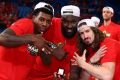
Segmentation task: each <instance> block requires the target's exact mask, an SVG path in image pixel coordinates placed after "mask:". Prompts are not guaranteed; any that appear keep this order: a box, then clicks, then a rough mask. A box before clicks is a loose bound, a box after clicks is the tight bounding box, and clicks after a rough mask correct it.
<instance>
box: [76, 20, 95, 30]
mask: <svg viewBox="0 0 120 80" xmlns="http://www.w3.org/2000/svg"><path fill="white" fill-rule="evenodd" d="M82 25H87V26H88V27H95V24H94V22H93V21H92V20H91V19H82V20H81V21H79V22H78V25H77V30H78V31H79V29H80V26H82Z"/></svg>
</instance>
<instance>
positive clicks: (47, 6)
mask: <svg viewBox="0 0 120 80" xmlns="http://www.w3.org/2000/svg"><path fill="white" fill-rule="evenodd" d="M36 9H44V10H47V11H49V12H51V13H52V14H53V15H54V8H53V7H52V6H51V5H50V4H48V3H45V2H39V3H38V4H36V6H35V7H34V10H36Z"/></svg>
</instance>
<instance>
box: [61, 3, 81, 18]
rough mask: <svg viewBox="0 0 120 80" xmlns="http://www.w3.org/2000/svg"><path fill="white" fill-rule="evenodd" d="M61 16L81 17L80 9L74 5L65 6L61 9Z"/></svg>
mask: <svg viewBox="0 0 120 80" xmlns="http://www.w3.org/2000/svg"><path fill="white" fill-rule="evenodd" d="M61 15H62V16H63V15H73V16H77V17H80V9H79V7H77V6H74V5H67V6H63V7H62V9H61Z"/></svg>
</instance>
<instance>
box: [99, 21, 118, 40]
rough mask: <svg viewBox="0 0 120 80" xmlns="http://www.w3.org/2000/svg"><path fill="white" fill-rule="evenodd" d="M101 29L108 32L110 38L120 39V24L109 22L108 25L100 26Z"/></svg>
mask: <svg viewBox="0 0 120 80" xmlns="http://www.w3.org/2000/svg"><path fill="white" fill-rule="evenodd" d="M99 29H100V30H101V31H103V32H104V31H106V33H107V34H110V38H112V39H115V40H117V41H120V25H118V24H115V23H114V22H111V23H110V24H109V25H108V26H104V25H102V26H100V27H99Z"/></svg>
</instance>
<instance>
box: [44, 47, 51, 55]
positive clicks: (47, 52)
mask: <svg viewBox="0 0 120 80" xmlns="http://www.w3.org/2000/svg"><path fill="white" fill-rule="evenodd" d="M42 51H43V52H45V53H46V54H50V52H49V51H47V49H46V48H45V47H44V48H42Z"/></svg>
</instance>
